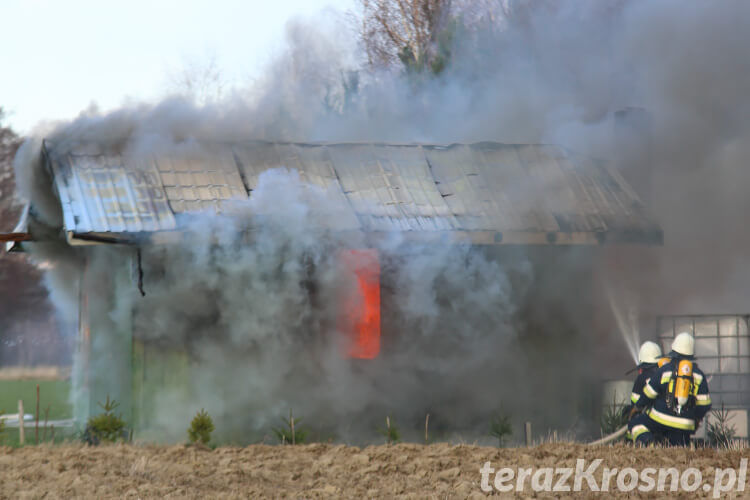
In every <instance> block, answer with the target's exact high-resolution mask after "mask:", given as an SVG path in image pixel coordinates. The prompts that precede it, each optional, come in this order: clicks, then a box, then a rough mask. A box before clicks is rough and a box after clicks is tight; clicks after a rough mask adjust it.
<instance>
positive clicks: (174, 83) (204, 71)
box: [169, 54, 227, 105]
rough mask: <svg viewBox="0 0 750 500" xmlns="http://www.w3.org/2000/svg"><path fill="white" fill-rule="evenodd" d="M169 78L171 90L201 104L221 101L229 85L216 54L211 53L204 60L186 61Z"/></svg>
mask: <svg viewBox="0 0 750 500" xmlns="http://www.w3.org/2000/svg"><path fill="white" fill-rule="evenodd" d="M169 80H170V87H171V88H170V90H171V91H174V92H177V93H178V94H181V95H184V96H185V97H188V98H189V99H192V100H193V101H194V102H195V103H196V104H199V105H205V104H209V103H212V102H217V101H220V100H221V99H222V97H224V91H225V90H226V87H227V82H226V79H225V78H224V76H223V74H222V72H221V69H220V68H219V63H218V61H217V58H216V56H215V55H214V54H209V55H208V56H207V57H206V59H205V60H203V61H201V60H197V59H193V60H189V61H186V62H185V64H184V66H183V68H182V69H181V70H180V71H178V72H170V74H169Z"/></svg>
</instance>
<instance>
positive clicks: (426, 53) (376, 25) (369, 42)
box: [359, 0, 452, 70]
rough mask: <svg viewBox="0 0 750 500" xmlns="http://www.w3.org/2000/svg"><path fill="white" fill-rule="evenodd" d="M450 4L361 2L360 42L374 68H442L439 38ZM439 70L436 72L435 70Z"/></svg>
mask: <svg viewBox="0 0 750 500" xmlns="http://www.w3.org/2000/svg"><path fill="white" fill-rule="evenodd" d="M451 3H452V1H451V0H359V4H360V6H361V8H362V17H361V26H360V38H361V40H362V42H363V45H364V48H365V51H366V53H367V59H368V62H369V63H370V64H371V65H372V66H384V67H389V66H393V65H394V64H396V63H398V62H399V61H400V62H401V63H403V64H404V65H405V66H406V67H407V68H411V69H417V70H421V69H423V68H434V67H435V65H437V64H441V63H440V58H441V57H442V56H441V54H440V52H439V50H438V42H439V40H438V38H439V36H440V34H441V32H442V31H443V30H444V28H445V27H446V24H447V22H448V20H449V19H450V15H451ZM435 69H437V68H435Z"/></svg>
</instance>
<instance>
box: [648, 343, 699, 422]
mask: <svg viewBox="0 0 750 500" xmlns="http://www.w3.org/2000/svg"><path fill="white" fill-rule="evenodd" d="M680 361H681V358H679V357H677V358H673V359H672V360H671V361H670V362H669V363H666V364H665V365H664V366H662V367H661V368H659V369H657V370H656V371H655V372H653V374H652V375H651V378H650V379H649V380H648V382H646V384H645V385H644V386H643V396H645V397H641V398H639V399H638V401H637V402H636V406H638V407H639V408H645V407H646V406H648V405H652V406H651V408H649V409H647V410H646V414H647V415H648V416H649V417H650V418H651V419H652V420H655V421H656V422H658V423H660V424H662V425H664V426H666V427H671V428H673V429H679V430H683V431H688V432H692V431H694V430H695V423H696V421H700V420H702V419H703V417H704V416H705V415H706V413H708V411H709V410H710V409H711V396H710V394H709V393H708V382H707V381H706V377H705V375H704V374H703V371H701V369H700V368H698V365H697V363H695V362H693V380H692V388H691V391H690V392H691V394H690V398H689V402H688V403H687V404H686V405H684V406H683V407H682V408H680V411H679V413H678V412H677V408H674V405H670V404H669V399H670V398H669V397H668V395H669V394H670V393H672V391H673V390H674V385H675V372H676V367H677V366H678V364H679V362H680Z"/></svg>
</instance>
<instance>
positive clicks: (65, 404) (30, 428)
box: [0, 380, 75, 447]
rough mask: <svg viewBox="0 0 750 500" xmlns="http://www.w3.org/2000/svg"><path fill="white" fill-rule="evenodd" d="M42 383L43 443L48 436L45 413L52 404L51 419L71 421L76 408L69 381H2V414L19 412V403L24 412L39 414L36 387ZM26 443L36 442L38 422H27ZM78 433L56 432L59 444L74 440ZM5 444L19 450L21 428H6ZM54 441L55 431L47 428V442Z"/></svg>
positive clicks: (41, 426) (0, 397)
mask: <svg viewBox="0 0 750 500" xmlns="http://www.w3.org/2000/svg"><path fill="white" fill-rule="evenodd" d="M37 384H39V441H42V438H43V435H44V411H45V409H46V408H47V405H49V419H50V420H60V419H66V418H71V417H72V416H73V408H72V407H71V405H70V402H69V397H68V396H69V395H70V381H69V380H0V411H2V412H3V413H18V400H19V399H22V400H23V411H24V413H27V414H28V413H30V414H32V415H33V414H34V413H35V412H36V385H37ZM24 427H25V428H26V444H27V445H29V444H33V443H34V422H29V421H27V422H26V425H25V426H24ZM74 433H75V431H74V430H73V429H71V428H58V429H55V442H56V443H60V442H63V441H65V440H70V439H73V438H74V437H75V436H74ZM0 439H2V441H3V442H2V443H0V444H3V445H6V446H13V447H16V446H18V445H19V443H18V428H15V427H8V426H6V427H5V433H4V435H3V437H2V438H0ZM51 439H52V432H51V429H49V428H48V429H47V439H46V441H47V442H49V441H51Z"/></svg>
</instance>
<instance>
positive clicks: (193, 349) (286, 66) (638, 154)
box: [16, 0, 750, 439]
mask: <svg viewBox="0 0 750 500" xmlns="http://www.w3.org/2000/svg"><path fill="white" fill-rule="evenodd" d="M509 5H511V6H512V8H510V9H508V10H507V11H506V12H505V15H504V16H499V17H487V18H482V17H481V16H479V17H478V18H477V19H480V20H481V19H484V20H483V21H481V22H480V21H477V22H476V23H474V24H473V25H472V26H473V28H472V29H471V30H463V31H461V30H459V31H458V34H457V35H456V37H455V40H454V47H453V50H452V59H451V63H450V65H449V66H448V67H447V68H446V70H445V71H443V72H442V73H441V74H440V75H438V76H434V77H429V78H428V77H424V76H422V77H414V75H410V74H406V73H403V72H401V71H380V70H378V71H375V70H369V69H366V68H364V67H363V66H362V63H361V62H360V61H361V56H360V55H359V54H360V52H359V50H358V48H357V43H356V39H355V38H356V37H355V36H354V35H353V33H352V32H351V30H348V29H347V26H348V25H347V24H346V23H345V22H344V21H343V20H342V19H343V17H340V18H339V17H333V18H332V19H333V20H331V18H329V19H328V20H327V21H326V22H317V20H311V21H301V20H296V21H291V22H290V23H289V25H288V27H287V39H288V50H287V51H286V52H285V53H283V54H281V55H280V56H279V58H278V59H277V60H276V61H275V62H274V63H273V64H271V65H270V67H269V68H268V70H267V72H266V73H265V74H264V77H263V78H261V79H260V80H259V81H257V82H255V83H254V84H253V85H251V86H250V87H249V88H247V89H238V90H236V91H235V92H234V94H233V95H231V96H230V97H228V98H227V99H226V100H224V101H222V102H217V103H210V104H207V105H205V106H200V107H199V106H195V105H194V104H192V103H191V102H190V101H189V100H186V99H184V98H179V97H174V98H170V99H166V100H165V101H163V102H161V103H158V104H154V105H145V104H144V105H140V106H133V107H128V108H125V109H122V110H118V111H115V112H112V113H108V114H98V113H96V112H87V113H84V114H82V115H81V116H80V117H79V118H77V119H75V120H73V121H71V122H70V123H64V124H60V125H58V126H57V127H56V128H54V130H50V131H47V132H46V133H45V137H46V138H47V139H48V140H49V141H50V143H51V144H54V147H55V148H56V151H57V152H58V153H60V154H64V153H65V151H69V150H73V149H79V150H80V149H81V148H89V149H90V150H92V151H99V152H118V153H121V154H123V155H125V156H128V157H138V156H140V155H143V156H148V155H150V154H153V153H164V152H169V153H175V152H177V153H181V154H195V153H196V152H198V153H199V152H200V151H201V148H202V147H203V146H202V145H204V144H210V143H212V142H215V141H242V140H252V139H267V140H294V141H393V142H399V143H409V142H428V143H454V142H475V141H482V140H494V141H499V142H506V143H557V144H562V145H564V146H566V147H568V148H570V149H574V150H577V151H579V152H582V153H585V154H588V155H592V156H595V157H599V158H604V159H610V160H616V159H617V158H618V157H621V155H623V154H624V152H623V151H621V150H618V148H617V142H616V141H615V140H614V138H613V136H614V128H615V127H614V125H613V120H614V118H613V117H614V113H615V112H616V111H618V110H620V109H623V108H625V107H628V106H637V107H641V108H645V109H646V110H648V113H649V114H650V116H651V122H650V128H649V129H648V130H646V131H645V133H647V134H650V139H648V140H644V141H643V142H642V143H640V144H635V145H634V146H633V148H632V149H631V150H629V151H627V152H626V153H627V155H628V158H631V159H632V162H631V163H630V164H628V165H624V166H622V168H623V175H625V176H626V178H627V179H628V180H629V181H631V183H632V184H633V185H637V184H643V185H647V186H648V188H649V189H648V192H647V193H646V192H642V193H641V195H642V197H643V198H644V201H645V202H646V204H647V205H648V206H649V207H650V209H651V210H652V212H653V213H654V215H655V217H656V219H657V220H658V221H659V223H660V224H661V226H662V228H663V230H664V234H665V243H664V246H663V247H661V248H658V249H632V250H624V251H623V253H622V254H617V253H613V254H612V255H615V256H616V257H617V258H610V259H606V258H605V259H600V256H599V254H598V253H597V250H592V249H568V250H562V249H559V248H552V249H528V248H526V249H524V248H515V249H511V248H505V249H482V248H471V247H467V246H463V245H460V244H455V245H421V246H420V245H415V244H413V243H408V242H406V241H405V240H404V239H403V238H402V235H399V234H397V233H395V234H392V235H390V236H389V238H387V239H386V240H385V241H384V242H383V243H381V244H380V247H379V248H378V249H377V250H378V251H379V254H380V255H381V259H382V261H381V265H382V267H383V290H384V292H383V294H384V295H383V301H384V304H383V307H384V310H387V311H388V314H387V315H385V316H384V320H383V321H384V325H383V330H384V332H386V331H387V332H391V334H392V335H393V339H392V342H391V343H390V344H389V347H388V350H389V352H384V353H383V356H381V357H380V358H378V359H376V360H373V362H371V363H360V364H358V363H353V362H352V361H351V360H346V359H343V358H342V357H341V356H340V355H339V346H337V345H336V342H337V341H336V339H337V338H339V337H338V336H337V335H336V321H335V318H336V317H337V314H338V313H339V311H338V310H337V307H339V304H340V301H339V300H338V299H337V297H338V293H339V292H340V290H341V289H342V287H344V288H346V286H351V285H347V284H346V283H342V281H341V280H342V275H341V273H340V272H339V271H338V268H337V265H338V262H337V259H336V252H337V250H338V249H341V248H357V247H358V245H360V244H361V242H358V241H349V240H347V239H346V238H345V237H343V236H341V235H340V234H336V233H333V232H326V231H324V230H322V229H320V227H319V225H318V224H316V220H320V217H330V216H334V217H335V214H336V213H337V211H338V210H342V207H337V206H335V204H334V203H332V202H331V201H330V199H329V198H328V197H327V196H326V193H325V191H324V190H320V189H319V188H314V187H313V186H309V185H305V184H304V183H303V182H302V181H301V180H300V179H299V177H298V176H297V175H296V174H295V172H294V171H289V170H286V169H281V170H273V171H268V172H266V173H265V174H263V176H262V177H261V184H260V186H259V188H258V189H257V190H255V191H254V192H253V194H252V196H251V197H250V200H249V201H248V202H247V204H246V205H245V206H242V207H240V209H239V210H238V212H237V213H235V214H232V215H225V216H222V217H208V216H204V215H200V214H196V215H194V216H190V217H185V218H184V219H182V220H181V221H180V223H181V225H182V228H183V229H184V231H185V233H184V236H183V238H182V240H181V243H179V244H173V245H165V246H147V247H144V248H142V261H143V271H144V289H145V291H146V297H141V296H140V295H139V293H138V290H137V287H135V286H134V285H133V280H132V279H130V276H128V275H127V273H125V275H122V276H121V275H120V274H117V273H111V272H109V271H108V270H110V269H114V268H118V266H119V267H121V266H122V265H123V262H130V260H132V259H133V258H134V257H133V252H132V251H131V250H130V249H113V248H105V247H96V248H87V249H84V250H80V249H79V250H77V251H76V252H73V251H72V250H69V249H67V250H65V251H64V252H62V253H61V254H60V255H61V256H65V259H64V260H65V262H68V263H70V262H72V263H73V264H74V265H79V264H78V263H79V262H81V261H82V260H83V259H87V262H88V268H87V271H86V276H85V277H84V279H83V280H82V281H81V283H82V285H81V286H84V287H88V292H89V294H93V295H97V296H99V297H101V299H100V300H97V301H94V302H96V303H93V302H92V304H91V307H92V310H91V317H92V320H91V323H92V324H91V327H92V331H112V332H117V331H126V330H128V331H132V332H134V336H135V337H136V339H138V340H139V341H143V342H146V343H149V344H151V345H158V346H161V347H162V348H163V349H164V350H165V351H169V350H172V351H174V350H181V351H184V352H188V353H189V357H190V359H191V360H193V361H191V366H190V367H189V368H186V369H185V370H187V371H186V372H185V373H182V374H181V375H182V376H184V377H186V378H187V380H188V382H187V387H186V388H185V390H184V391H183V392H180V391H174V390H165V392H164V393H158V394H154V395H152V396H153V397H154V400H155V401H157V402H158V405H157V410H156V412H155V413H154V415H152V418H153V423H156V424H157V426H158V427H160V428H163V429H173V430H174V428H175V426H174V425H172V423H173V422H175V421H178V422H182V421H184V420H185V416H186V413H190V412H193V411H194V410H196V409H198V408H200V407H206V408H207V409H209V411H210V412H211V413H212V414H216V415H217V416H220V418H221V419H222V421H223V422H225V423H226V425H227V426H228V427H232V426H233V427H235V428H245V429H247V430H250V431H252V432H254V433H255V434H254V435H255V436H256V437H257V436H259V435H262V434H263V432H267V430H268V428H269V426H271V425H274V424H275V423H276V419H277V418H278V417H279V416H281V415H284V414H286V412H287V411H288V410H289V408H294V410H295V412H296V413H298V414H299V415H303V416H304V417H305V418H306V419H307V420H308V421H309V422H311V423H312V422H315V423H317V424H318V425H319V426H320V427H321V428H326V429H329V430H330V432H335V433H336V434H337V435H338V437H342V438H344V439H357V436H361V432H362V429H370V430H372V428H373V425H374V424H373V423H372V419H374V418H377V419H381V417H382V418H384V417H385V415H386V414H392V415H394V416H395V417H394V418H396V419H398V418H402V419H403V420H404V421H405V425H406V422H409V424H408V425H411V424H412V423H414V422H416V421H417V419H423V418H424V414H425V413H427V412H431V414H433V415H435V421H436V422H437V423H436V425H438V426H440V425H444V427H445V429H455V428H463V429H475V430H477V432H479V433H481V432H484V428H485V427H486V425H487V421H488V420H487V417H488V415H490V414H491V413H492V412H493V411H496V410H499V409H500V408H503V411H507V412H508V413H510V414H512V415H513V416H514V418H516V419H517V420H520V419H535V421H536V422H539V423H541V425H542V426H543V427H542V428H543V429H545V428H548V427H552V428H560V429H563V428H574V427H576V426H578V425H581V421H585V420H586V418H587V416H586V415H585V413H586V411H585V410H582V408H585V407H586V405H587V404H588V403H587V401H588V402H590V401H591V400H592V398H593V396H591V394H590V392H591V391H592V390H594V389H592V387H594V386H591V385H590V384H591V383H593V381H595V380H597V379H599V378H601V377H602V376H604V377H618V376H619V375H620V374H621V373H622V372H623V371H624V370H625V369H627V368H628V367H629V364H630V363H631V360H630V356H629V355H628V350H627V347H626V345H625V344H624V343H623V341H622V339H621V338H620V337H619V335H618V334H617V333H616V327H615V326H614V325H615V319H613V318H612V315H611V314H610V313H609V312H608V310H609V306H608V305H607V299H606V298H599V297H597V292H596V291H597V285H596V284H595V285H594V286H593V288H592V289H591V290H589V289H588V288H587V287H584V286H582V285H581V283H596V282H597V281H601V280H607V281H608V284H607V287H608V288H610V289H611V288H615V289H617V288H618V287H622V288H627V289H628V291H627V293H625V294H624V295H627V296H631V297H632V296H636V297H638V298H639V299H638V300H637V301H638V302H639V304H640V306H641V307H640V310H641V312H642V314H644V315H646V316H648V315H651V316H653V315H655V314H660V313H719V312H731V313H743V312H747V310H746V304H747V303H748V298H750V297H748V296H749V295H750V291H748V287H747V286H746V283H747V282H748V273H749V272H750V271H749V270H750V266H749V265H748V252H747V251H745V249H746V248H747V247H748V243H750V241H748V236H747V234H746V233H747V232H746V231H744V221H745V219H746V217H747V215H748V214H750V201H748V200H750V198H749V197H748V196H747V195H746V193H745V189H744V188H743V186H745V185H747V182H746V181H747V180H750V179H748V176H750V173H748V172H750V171H749V170H748V169H747V168H746V165H745V163H746V160H747V158H749V157H750V119H749V118H748V117H750V109H748V106H750V104H748V99H747V97H746V95H745V94H746V92H747V89H748V88H750V55H748V51H747V47H748V46H750V39H749V38H750V34H748V31H747V30H746V29H745V27H746V26H747V25H748V22H750V4H747V3H746V2H739V1H737V2H733V1H727V2H710V3H709V2H677V1H674V0H658V1H648V2H646V1H637V0H634V1H621V0H612V1H606V2H600V1H597V2H578V1H575V2H574V1H562V2H540V3H536V2H535V3H532V2H510V3H509ZM645 133H644V137H645ZM16 173H17V177H18V178H19V182H18V184H19V188H20V189H21V190H22V193H23V195H24V196H26V197H27V198H28V199H31V200H32V202H33V204H34V206H35V208H36V211H37V213H36V215H37V218H38V219H39V220H40V221H42V222H43V223H44V224H46V225H49V226H53V227H55V226H56V227H59V224H60V214H59V204H58V203H56V202H55V201H54V193H53V191H52V188H51V185H50V182H49V179H48V178H47V177H46V174H45V172H44V170H43V169H42V168H40V159H39V142H38V139H29V141H28V142H27V143H26V145H24V147H23V148H22V149H21V150H20V151H19V154H18V157H17V159H16ZM519 196H535V197H539V196H543V193H519ZM331 214H333V215H331ZM37 246H39V245H37ZM71 252H73V253H75V256H74V257H72V258H71V256H70V255H69V254H71ZM45 258H46V257H45ZM61 258H62V257H61ZM643 262H648V265H645V264H643ZM63 268H64V269H70V267H69V266H67V267H66V266H65V265H63V264H62V263H61V264H60V266H59V269H63ZM76 269H77V270H78V271H80V268H76ZM78 271H76V272H78ZM74 274H75V273H74ZM50 285H51V286H53V288H54V289H55V291H54V293H55V294H57V295H59V296H61V297H62V296H66V295H67V296H70V297H77V296H78V288H77V287H78V280H76V279H73V278H70V277H69V278H66V279H54V278H52V279H50ZM602 293H603V292H602ZM76 300H77V299H75V300H68V301H65V300H62V299H61V300H59V301H58V304H59V306H60V307H61V308H62V309H63V310H68V311H70V310H71V309H73V308H74V307H75V306H74V305H72V304H73V303H75V302H76ZM628 307H629V306H628ZM602 311H604V312H602ZM598 317H604V318H605V319H604V320H603V323H602V324H603V325H604V327H602V328H603V329H602V330H600V331H592V329H593V328H594V326H592V318H598ZM599 326H601V325H599ZM648 337H649V335H648V333H647V332H641V338H642V339H644V340H645V338H648ZM108 338H109V337H108V336H107V335H99V336H98V337H97V336H96V335H95V336H94V345H93V347H92V350H93V352H92V355H91V360H92V366H93V367H94V368H95V370H101V371H102V372H106V371H107V370H109V369H111V361H112V359H113V357H114V356H115V354H113V352H114V351H113V344H112V343H111V342H110V341H108V340H107V339H108ZM96 343H101V345H100V346H98V347H97V345H96ZM118 345H119V344H118ZM120 347H122V346H120ZM118 348H119V347H118ZM123 348H125V347H123ZM587 360H588V362H587ZM124 382H126V384H125V385H127V384H129V381H127V380H125V381H124ZM123 390H124V389H123ZM594 399H595V398H594ZM588 408H589V409H590V406H589V407H588ZM378 421H379V420H378ZM177 427H178V428H179V429H181V428H182V424H180V426H177ZM414 428H416V424H415V425H414ZM180 432H181V431H180ZM446 432H447V431H446ZM169 437H171V438H175V439H176V438H179V437H180V435H179V433H177V434H174V435H172V436H169Z"/></svg>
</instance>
